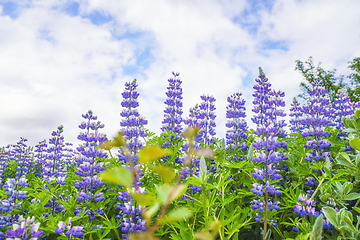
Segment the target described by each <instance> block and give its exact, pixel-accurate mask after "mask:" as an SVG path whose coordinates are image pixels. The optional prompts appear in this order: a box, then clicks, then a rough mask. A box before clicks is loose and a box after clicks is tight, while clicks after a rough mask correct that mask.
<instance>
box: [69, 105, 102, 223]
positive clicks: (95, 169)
mask: <svg viewBox="0 0 360 240" xmlns="http://www.w3.org/2000/svg"><path fill="white" fill-rule="evenodd" d="M82 117H83V118H84V119H85V120H86V121H83V122H82V123H81V124H80V125H79V128H80V129H82V130H85V132H81V133H80V134H79V135H78V139H79V140H81V141H83V142H84V143H83V144H82V145H80V146H79V147H78V148H77V150H78V152H80V153H81V155H82V158H79V159H78V160H77V161H76V163H77V164H78V166H77V170H75V172H74V173H75V174H76V175H78V176H81V180H76V183H75V184H74V186H75V187H76V188H77V189H80V190H81V191H80V192H79V193H78V196H77V198H76V200H77V201H78V202H79V204H80V203H85V202H99V201H103V200H104V199H105V198H104V197H103V196H102V195H103V192H98V191H97V193H96V194H95V192H96V189H97V188H98V187H100V186H103V185H104V182H102V181H100V178H99V177H98V174H99V173H100V172H101V171H104V170H105V167H104V163H103V162H101V160H99V159H101V158H107V154H106V153H105V152H104V150H103V149H101V148H98V146H99V145H100V144H101V143H102V142H104V141H106V140H107V138H106V136H105V135H104V134H102V133H99V129H101V128H103V127H104V124H102V123H101V122H100V121H97V122H95V121H96V120H97V116H95V115H94V114H93V112H92V111H91V110H89V111H88V112H87V113H85V114H83V115H82ZM75 211H77V210H75ZM95 211H97V212H99V209H97V210H93V209H90V210H89V211H88V215H89V220H92V219H93V217H94V215H95ZM100 212H102V211H101V210H100ZM75 214H76V212H75Z"/></svg>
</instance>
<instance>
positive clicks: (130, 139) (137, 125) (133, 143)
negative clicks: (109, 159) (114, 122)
mask: <svg viewBox="0 0 360 240" xmlns="http://www.w3.org/2000/svg"><path fill="white" fill-rule="evenodd" d="M137 86H138V84H137V82H136V79H135V80H134V81H132V82H131V83H130V82H127V83H125V91H124V92H123V93H122V96H123V101H122V102H121V106H122V107H123V108H124V110H123V111H122V112H121V113H120V116H121V117H123V119H122V121H121V122H120V126H121V127H122V132H123V133H124V139H125V141H126V143H127V145H128V147H129V149H130V155H131V157H132V158H133V160H134V161H135V162H136V161H137V158H138V151H139V149H140V148H142V147H143V142H142V141H141V138H145V137H147V136H148V134H147V133H146V131H145V128H144V125H146V124H147V123H148V122H147V120H145V118H144V117H142V116H140V114H139V113H138V111H137V109H136V108H137V107H138V106H139V102H138V101H137V98H138V97H139V95H140V94H139V93H138V92H137V91H136V88H137ZM119 159H120V161H122V162H124V163H125V162H127V161H128V159H127V158H126V156H125V155H124V153H123V152H122V151H121V150H120V154H119Z"/></svg>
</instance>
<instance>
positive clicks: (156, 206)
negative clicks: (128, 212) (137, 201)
mask: <svg viewBox="0 0 360 240" xmlns="http://www.w3.org/2000/svg"><path fill="white" fill-rule="evenodd" d="M160 206H161V204H160V203H159V202H155V203H154V205H152V206H151V207H150V208H149V209H147V210H146V211H145V212H144V215H145V217H146V218H151V217H152V216H154V214H155V213H156V212H157V211H158V210H159V208H160Z"/></svg>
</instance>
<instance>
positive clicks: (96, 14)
mask: <svg viewBox="0 0 360 240" xmlns="http://www.w3.org/2000/svg"><path fill="white" fill-rule="evenodd" d="M82 17H83V18H88V19H90V21H91V23H92V24H95V25H97V26H100V25H103V24H105V23H108V22H110V21H112V20H113V17H112V16H111V15H110V14H106V13H103V12H100V11H97V10H95V11H93V12H91V13H90V14H87V15H84V16H82Z"/></svg>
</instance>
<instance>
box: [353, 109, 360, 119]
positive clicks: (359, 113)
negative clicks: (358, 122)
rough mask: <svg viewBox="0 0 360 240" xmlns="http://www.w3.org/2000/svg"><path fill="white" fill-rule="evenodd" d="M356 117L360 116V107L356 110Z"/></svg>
mask: <svg viewBox="0 0 360 240" xmlns="http://www.w3.org/2000/svg"><path fill="white" fill-rule="evenodd" d="M354 118H360V109H358V110H356V112H355V113H354Z"/></svg>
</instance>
